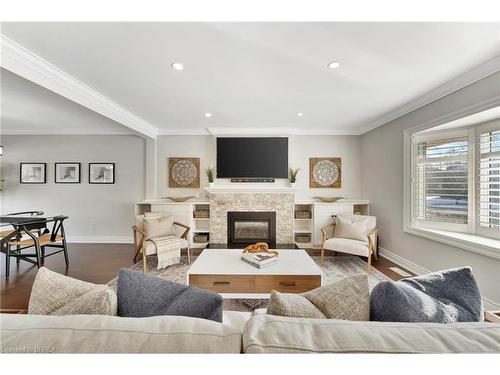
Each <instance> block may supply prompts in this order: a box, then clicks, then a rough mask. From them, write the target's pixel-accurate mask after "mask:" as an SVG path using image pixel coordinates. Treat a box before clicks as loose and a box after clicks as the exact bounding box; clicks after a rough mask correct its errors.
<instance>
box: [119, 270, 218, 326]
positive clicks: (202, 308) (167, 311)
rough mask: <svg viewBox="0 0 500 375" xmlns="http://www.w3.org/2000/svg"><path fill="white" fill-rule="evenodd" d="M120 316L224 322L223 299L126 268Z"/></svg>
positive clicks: (121, 279)
mask: <svg viewBox="0 0 500 375" xmlns="http://www.w3.org/2000/svg"><path fill="white" fill-rule="evenodd" d="M117 294H118V315H120V316H128V317H146V316H157V315H182V316H190V317H194V318H203V319H209V320H214V321H217V322H222V297H221V296H220V295H219V294H216V293H212V292H209V291H207V290H203V289H199V288H196V287H191V286H188V285H184V284H179V283H176V282H173V281H169V280H165V279H162V278H160V277H153V276H148V275H145V274H144V273H142V272H138V271H133V270H130V269H126V268H122V269H121V270H120V273H119V274H118V286H117Z"/></svg>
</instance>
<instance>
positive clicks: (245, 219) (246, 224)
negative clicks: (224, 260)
mask: <svg viewBox="0 0 500 375" xmlns="http://www.w3.org/2000/svg"><path fill="white" fill-rule="evenodd" d="M227 241H228V245H230V246H231V245H232V246H237V245H240V246H243V245H244V246H246V245H250V244H253V243H256V242H267V243H268V244H269V245H270V246H274V245H275V244H276V212H260V211H249V212H247V211H243V212H242V211H230V212H228V213H227Z"/></svg>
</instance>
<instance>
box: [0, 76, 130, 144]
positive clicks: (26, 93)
mask: <svg viewBox="0 0 500 375" xmlns="http://www.w3.org/2000/svg"><path fill="white" fill-rule="evenodd" d="M0 83H1V85H0V87H1V106H0V109H1V121H0V126H1V132H2V134H9V133H16V134H24V133H26V134H33V133H40V134H54V133H61V132H62V133H67V134H87V133H91V134H127V133H130V130H129V129H127V128H125V127H123V126H121V125H120V124H117V123H116V122H114V121H112V120H110V119H108V118H106V117H104V116H101V115H99V114H97V113H95V112H93V111H91V110H89V109H87V108H85V107H83V106H81V105H79V104H76V103H74V102H72V101H70V100H68V99H66V98H63V97H62V96H60V95H57V94H55V93H53V92H52V91H49V90H47V89H45V88H43V87H40V86H38V85H36V84H34V83H33V82H30V81H28V80H26V79H24V78H22V77H19V76H18V75H16V74H13V73H11V72H9V71H7V70H5V69H0Z"/></svg>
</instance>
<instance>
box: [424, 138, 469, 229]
mask: <svg viewBox="0 0 500 375" xmlns="http://www.w3.org/2000/svg"><path fill="white" fill-rule="evenodd" d="M468 150H469V149H468V140H467V138H449V139H436V140H430V141H423V142H418V143H417V145H416V151H417V160H416V198H417V201H416V218H417V219H418V220H420V221H431V222H441V223H455V224H467V223H468V201H469V190H468V161H467V157H468V152H469V151H468Z"/></svg>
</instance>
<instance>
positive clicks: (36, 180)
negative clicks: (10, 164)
mask: <svg viewBox="0 0 500 375" xmlns="http://www.w3.org/2000/svg"><path fill="white" fill-rule="evenodd" d="M19 170H20V172H19V174H20V182H21V184H45V183H46V182H47V163H21V164H20V167H19Z"/></svg>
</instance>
